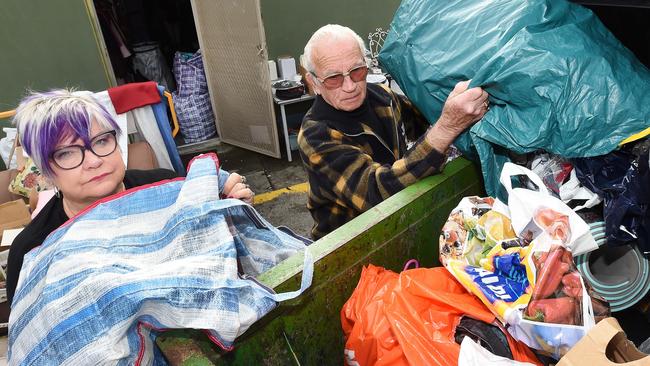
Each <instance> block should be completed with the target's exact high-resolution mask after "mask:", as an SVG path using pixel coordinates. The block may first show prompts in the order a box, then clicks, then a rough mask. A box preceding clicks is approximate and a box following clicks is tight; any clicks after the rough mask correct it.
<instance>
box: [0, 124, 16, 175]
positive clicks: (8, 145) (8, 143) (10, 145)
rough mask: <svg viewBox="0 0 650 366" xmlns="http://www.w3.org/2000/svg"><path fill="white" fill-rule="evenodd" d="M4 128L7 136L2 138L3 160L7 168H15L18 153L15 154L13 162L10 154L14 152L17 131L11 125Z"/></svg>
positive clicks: (0, 140) (0, 144)
mask: <svg viewBox="0 0 650 366" xmlns="http://www.w3.org/2000/svg"><path fill="white" fill-rule="evenodd" d="M2 130H3V131H4V133H5V134H6V136H5V137H3V138H1V139H0V156H2V161H4V164H5V167H7V169H15V168H16V154H15V153H14V154H13V156H12V158H11V162H9V155H11V154H12V150H13V149H14V145H15V141H16V134H17V131H16V129H15V128H11V127H5V128H3V129H2Z"/></svg>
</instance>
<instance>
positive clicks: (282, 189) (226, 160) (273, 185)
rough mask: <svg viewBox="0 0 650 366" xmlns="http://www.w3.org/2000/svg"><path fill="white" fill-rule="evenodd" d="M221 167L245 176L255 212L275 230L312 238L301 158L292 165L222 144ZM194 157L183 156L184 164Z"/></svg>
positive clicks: (285, 161)
mask: <svg viewBox="0 0 650 366" xmlns="http://www.w3.org/2000/svg"><path fill="white" fill-rule="evenodd" d="M212 151H214V152H216V153H217V156H219V161H221V166H222V168H223V169H226V170H228V171H229V172H236V173H239V174H241V175H244V176H245V177H246V179H247V183H248V184H249V185H250V187H251V189H252V190H253V191H254V192H255V202H254V206H255V208H256V209H257V210H258V211H259V212H260V214H261V215H262V216H263V217H264V218H265V219H266V220H268V221H269V222H270V223H271V224H273V225H275V226H287V227H289V228H290V229H292V230H293V231H294V232H295V233H297V234H299V235H302V236H307V237H308V236H309V233H310V231H311V227H312V225H313V221H312V218H311V215H310V214H309V211H308V210H307V206H306V205H307V190H308V185H307V174H306V173H305V171H304V169H303V167H302V162H301V161H300V157H299V156H298V153H297V152H296V151H294V152H293V156H292V160H293V161H292V162H288V161H287V159H286V158H283V159H276V158H272V157H269V156H266V155H262V154H258V153H255V152H252V151H249V150H245V149H241V148H238V147H235V146H233V145H228V144H225V143H221V144H219V145H217V146H215V148H214V150H212ZM193 156H194V155H183V156H182V160H183V162H187V161H189V160H190V159H191V158H192V157H193Z"/></svg>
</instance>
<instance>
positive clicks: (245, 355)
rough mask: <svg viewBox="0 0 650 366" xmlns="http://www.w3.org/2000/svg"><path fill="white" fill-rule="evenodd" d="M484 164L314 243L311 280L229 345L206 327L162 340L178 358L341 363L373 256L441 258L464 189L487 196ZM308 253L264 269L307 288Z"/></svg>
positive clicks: (442, 177)
mask: <svg viewBox="0 0 650 366" xmlns="http://www.w3.org/2000/svg"><path fill="white" fill-rule="evenodd" d="M480 177H481V174H480V171H478V169H477V168H476V167H475V166H474V164H472V163H470V162H469V161H467V160H465V159H462V158H460V159H456V160H454V161H453V162H451V163H450V164H448V165H447V167H446V168H445V170H444V172H443V173H442V174H439V175H436V176H433V177H429V178H427V179H424V180H422V181H420V182H418V183H417V184H414V185H412V186H410V187H408V188H406V189H405V190H403V191H401V192H399V193H397V194H395V195H394V196H392V197H390V198H389V199H387V200H386V201H384V202H382V203H381V204H379V205H377V206H376V207H374V208H372V209H371V210H369V211H367V212H365V213H364V214H363V215H360V216H359V217H357V218H355V219H354V220H352V221H350V222H349V223H347V224H346V225H344V226H342V227H341V228H339V229H338V230H336V231H334V232H332V233H330V234H329V235H327V236H325V237H323V238H322V239H320V240H318V241H316V242H314V243H313V244H312V245H311V246H310V247H309V249H310V251H311V252H312V253H313V255H314V257H315V260H316V262H315V265H314V279H313V283H312V285H311V287H310V288H309V289H308V290H307V291H305V292H304V293H303V294H302V295H300V296H299V297H298V298H296V299H294V300H290V301H287V302H284V303H281V304H280V305H279V306H278V307H277V308H276V309H274V310H273V311H272V312H271V313H269V314H267V315H266V316H265V317H264V318H262V319H261V320H260V321H258V322H257V323H255V324H254V325H253V326H252V327H251V328H250V329H248V330H247V331H246V333H244V334H243V335H242V336H241V337H239V338H238V339H237V341H236V343H235V349H234V350H233V351H231V352H224V351H222V350H221V349H220V348H219V347H217V346H216V345H214V344H212V343H211V342H210V341H209V339H208V338H207V336H205V335H204V334H203V333H202V332H201V331H199V330H188V329H186V330H175V331H169V332H165V333H163V334H162V335H161V336H160V337H158V340H157V344H158V346H159V347H160V349H161V351H162V352H163V354H164V355H165V357H166V358H167V360H168V361H169V362H170V364H172V365H187V366H190V365H212V364H233V365H337V364H338V365H340V364H343V348H344V343H345V340H344V338H343V331H342V330H341V322H340V311H341V308H342V307H343V304H344V303H345V302H346V301H347V299H348V298H349V297H350V295H351V294H352V291H353V290H354V288H355V287H356V284H357V282H358V280H359V275H360V273H361V268H362V267H363V266H364V265H367V264H369V263H372V264H375V265H378V266H382V267H385V268H389V269H392V270H394V271H400V270H401V269H402V267H403V266H404V263H405V262H406V261H407V260H409V259H412V258H414V259H417V260H419V262H420V264H421V265H422V266H427V267H430V266H435V265H438V259H437V258H438V234H439V232H440V228H441V227H442V225H443V223H444V222H445V220H446V219H447V217H448V215H449V212H450V211H451V210H452V209H453V208H454V207H455V206H456V204H457V203H458V201H459V200H460V199H461V198H462V197H464V196H470V195H481V194H482V192H483V184H482V182H481V178H480ZM302 263H303V257H302V254H300V255H297V256H294V257H291V258H289V259H287V260H286V261H284V262H282V263H280V264H279V265H277V266H275V267H274V268H272V269H271V270H269V271H267V272H265V273H263V274H262V275H261V276H260V277H259V280H260V281H261V282H262V283H263V284H265V285H267V286H269V287H271V288H273V289H275V290H276V291H277V292H284V291H290V290H294V289H297V288H299V287H300V278H301V270H302Z"/></svg>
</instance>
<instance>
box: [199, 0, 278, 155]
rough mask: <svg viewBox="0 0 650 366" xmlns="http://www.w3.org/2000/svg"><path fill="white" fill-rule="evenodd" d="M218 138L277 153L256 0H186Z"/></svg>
mask: <svg viewBox="0 0 650 366" xmlns="http://www.w3.org/2000/svg"><path fill="white" fill-rule="evenodd" d="M192 11H193V12H194V21H195V24H196V31H197V34H198V37H199V44H200V46H201V52H202V54H203V62H204V65H205V74H206V77H207V80H208V87H209V90H210V97H211V99H212V107H213V109H214V114H215V116H216V120H217V130H218V131H219V136H220V138H221V140H222V141H224V142H227V143H229V144H232V145H236V146H239V147H242V148H245V149H249V150H253V151H256V152H259V153H262V154H266V155H270V156H273V157H276V158H279V157H280V146H279V140H278V131H277V124H276V121H275V113H274V110H273V99H272V92H271V80H270V75H269V70H268V62H267V60H268V57H267V50H266V37H265V35H264V27H263V26H262V17H261V13H260V4H259V0H253V1H241V0H220V1H197V0H192Z"/></svg>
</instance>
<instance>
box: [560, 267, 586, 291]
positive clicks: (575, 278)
mask: <svg viewBox="0 0 650 366" xmlns="http://www.w3.org/2000/svg"><path fill="white" fill-rule="evenodd" d="M562 284H563V285H564V286H568V287H578V288H580V289H582V284H581V283H580V273H578V272H577V271H576V272H569V273H567V274H565V275H564V276H562Z"/></svg>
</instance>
